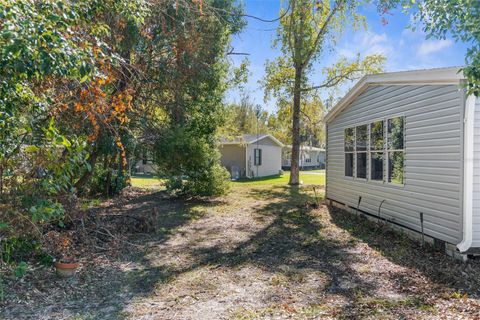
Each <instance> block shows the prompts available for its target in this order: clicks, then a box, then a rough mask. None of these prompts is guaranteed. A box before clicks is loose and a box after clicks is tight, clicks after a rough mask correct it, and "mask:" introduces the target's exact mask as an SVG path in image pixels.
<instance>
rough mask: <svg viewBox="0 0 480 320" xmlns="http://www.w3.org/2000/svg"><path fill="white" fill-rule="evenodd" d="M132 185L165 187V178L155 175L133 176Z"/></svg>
mask: <svg viewBox="0 0 480 320" xmlns="http://www.w3.org/2000/svg"><path fill="white" fill-rule="evenodd" d="M132 186H133V187H136V188H141V189H156V190H161V189H163V180H162V179H159V178H157V177H155V176H133V177H132Z"/></svg>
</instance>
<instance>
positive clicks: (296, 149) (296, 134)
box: [288, 65, 302, 185]
mask: <svg viewBox="0 0 480 320" xmlns="http://www.w3.org/2000/svg"><path fill="white" fill-rule="evenodd" d="M301 81H302V67H301V66H298V65H296V66H295V84H294V87H293V110H292V111H293V112H292V122H293V123H292V162H291V166H290V181H289V182H288V184H290V185H298V184H299V183H300V172H299V160H300V94H301V91H300V89H301V87H300V85H301Z"/></svg>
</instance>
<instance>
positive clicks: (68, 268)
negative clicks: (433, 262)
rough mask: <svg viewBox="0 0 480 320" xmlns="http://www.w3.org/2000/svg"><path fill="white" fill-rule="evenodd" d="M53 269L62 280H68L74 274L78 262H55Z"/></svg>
mask: <svg viewBox="0 0 480 320" xmlns="http://www.w3.org/2000/svg"><path fill="white" fill-rule="evenodd" d="M54 266H55V269H56V270H57V274H58V275H59V276H61V277H63V278H69V277H71V276H73V275H74V274H75V272H76V271H77V268H78V266H79V263H78V262H73V263H65V262H55V264H54Z"/></svg>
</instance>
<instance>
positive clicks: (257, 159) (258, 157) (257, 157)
mask: <svg viewBox="0 0 480 320" xmlns="http://www.w3.org/2000/svg"><path fill="white" fill-rule="evenodd" d="M253 154H254V160H253V164H254V165H255V166H261V165H262V149H253Z"/></svg>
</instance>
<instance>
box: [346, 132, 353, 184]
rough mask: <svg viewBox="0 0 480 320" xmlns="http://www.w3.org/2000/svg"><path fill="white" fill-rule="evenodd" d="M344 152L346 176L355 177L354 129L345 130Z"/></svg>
mask: <svg viewBox="0 0 480 320" xmlns="http://www.w3.org/2000/svg"><path fill="white" fill-rule="evenodd" d="M344 151H345V176H347V177H353V154H354V151H355V130H354V128H347V129H345V135H344Z"/></svg>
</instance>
